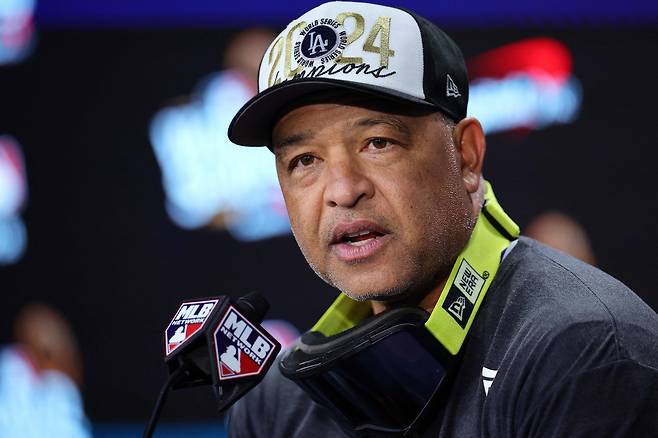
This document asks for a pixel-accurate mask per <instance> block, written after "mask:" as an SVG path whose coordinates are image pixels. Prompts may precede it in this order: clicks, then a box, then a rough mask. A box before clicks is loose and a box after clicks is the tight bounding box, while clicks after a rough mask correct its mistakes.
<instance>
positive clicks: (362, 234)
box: [345, 230, 370, 237]
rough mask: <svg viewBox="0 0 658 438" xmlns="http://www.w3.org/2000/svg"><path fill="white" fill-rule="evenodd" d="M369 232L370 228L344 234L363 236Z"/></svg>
mask: <svg viewBox="0 0 658 438" xmlns="http://www.w3.org/2000/svg"><path fill="white" fill-rule="evenodd" d="M369 233H370V230H363V231H359V232H357V233H350V234H346V235H345V237H358V236H365V235H366V234H369Z"/></svg>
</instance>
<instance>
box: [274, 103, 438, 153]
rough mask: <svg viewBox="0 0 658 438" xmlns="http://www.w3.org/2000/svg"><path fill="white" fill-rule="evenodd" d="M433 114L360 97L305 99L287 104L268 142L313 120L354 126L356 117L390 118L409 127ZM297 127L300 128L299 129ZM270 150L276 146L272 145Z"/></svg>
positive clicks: (424, 110)
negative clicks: (352, 124)
mask: <svg viewBox="0 0 658 438" xmlns="http://www.w3.org/2000/svg"><path fill="white" fill-rule="evenodd" d="M434 112H435V111H433V110H429V109H427V108H425V107H420V106H415V105H409V104H408V103H406V102H398V101H394V100H390V99H384V98H380V97H376V96H370V95H367V94H363V93H353V92H339V93H332V94H320V95H312V96H307V97H305V98H303V99H301V100H298V101H296V102H293V103H291V104H290V105H288V106H287V107H286V108H284V110H283V111H282V112H281V113H280V115H279V116H278V117H277V119H276V121H275V123H274V125H273V129H272V141H273V143H276V140H278V138H277V137H279V136H280V135H282V134H287V133H288V131H290V130H298V129H302V130H303V128H304V125H303V123H306V122H308V121H310V120H311V119H317V120H318V121H319V122H320V123H323V124H324V122H329V120H328V117H331V118H332V121H333V122H335V121H339V122H344V123H355V124H356V123H358V121H359V119H358V118H359V117H367V116H373V117H374V116H377V115H380V116H391V118H395V119H397V120H398V121H400V123H403V124H404V123H412V124H413V122H414V121H415V120H416V119H420V118H427V117H428V116H430V115H432V114H433V113H434ZM300 123H301V125H300ZM272 146H276V144H273V145H272Z"/></svg>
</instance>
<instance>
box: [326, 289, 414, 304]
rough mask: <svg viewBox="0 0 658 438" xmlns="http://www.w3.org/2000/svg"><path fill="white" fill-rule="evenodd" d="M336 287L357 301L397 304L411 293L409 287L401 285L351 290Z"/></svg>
mask: <svg viewBox="0 0 658 438" xmlns="http://www.w3.org/2000/svg"><path fill="white" fill-rule="evenodd" d="M346 286H347V287H340V285H336V287H337V288H338V289H339V290H340V291H341V292H342V293H344V294H345V295H347V296H348V297H350V298H351V299H353V300H355V301H386V302H395V301H400V300H404V299H405V298H408V296H409V293H408V290H407V287H403V286H401V285H378V286H379V287H376V286H375V285H373V286H374V287H368V288H363V287H360V288H350V287H349V286H348V285H346Z"/></svg>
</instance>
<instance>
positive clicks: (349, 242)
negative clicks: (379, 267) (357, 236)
mask: <svg viewBox="0 0 658 438" xmlns="http://www.w3.org/2000/svg"><path fill="white" fill-rule="evenodd" d="M373 239H374V237H371V238H370V239H364V240H359V241H357V242H351V241H347V242H345V243H347V244H348V245H352V246H363V245H365V244H366V243H368V242H370V241H371V240H373Z"/></svg>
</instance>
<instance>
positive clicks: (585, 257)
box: [524, 211, 596, 266]
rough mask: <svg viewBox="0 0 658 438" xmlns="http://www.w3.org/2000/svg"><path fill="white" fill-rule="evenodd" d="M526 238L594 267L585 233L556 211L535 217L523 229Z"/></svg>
mask: <svg viewBox="0 0 658 438" xmlns="http://www.w3.org/2000/svg"><path fill="white" fill-rule="evenodd" d="M524 234H525V235H526V236H528V237H532V238H533V239H535V240H538V241H540V242H541V243H543V244H545V245H548V246H550V247H552V248H555V249H557V250H560V251H562V252H564V253H566V254H569V255H570V256H573V257H576V258H577V259H580V260H582V261H584V262H585V263H589V264H590V265H592V266H596V258H595V257H594V251H593V250H592V245H591V243H590V240H589V237H588V236H587V232H586V231H585V228H583V226H582V225H580V224H579V223H578V222H576V220H575V219H573V218H571V217H569V216H567V215H566V214H564V213H560V212H557V211H547V212H544V213H541V214H540V215H538V216H536V217H535V218H534V219H533V220H531V221H530V223H529V224H528V226H527V227H526V229H525V233H524Z"/></svg>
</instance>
